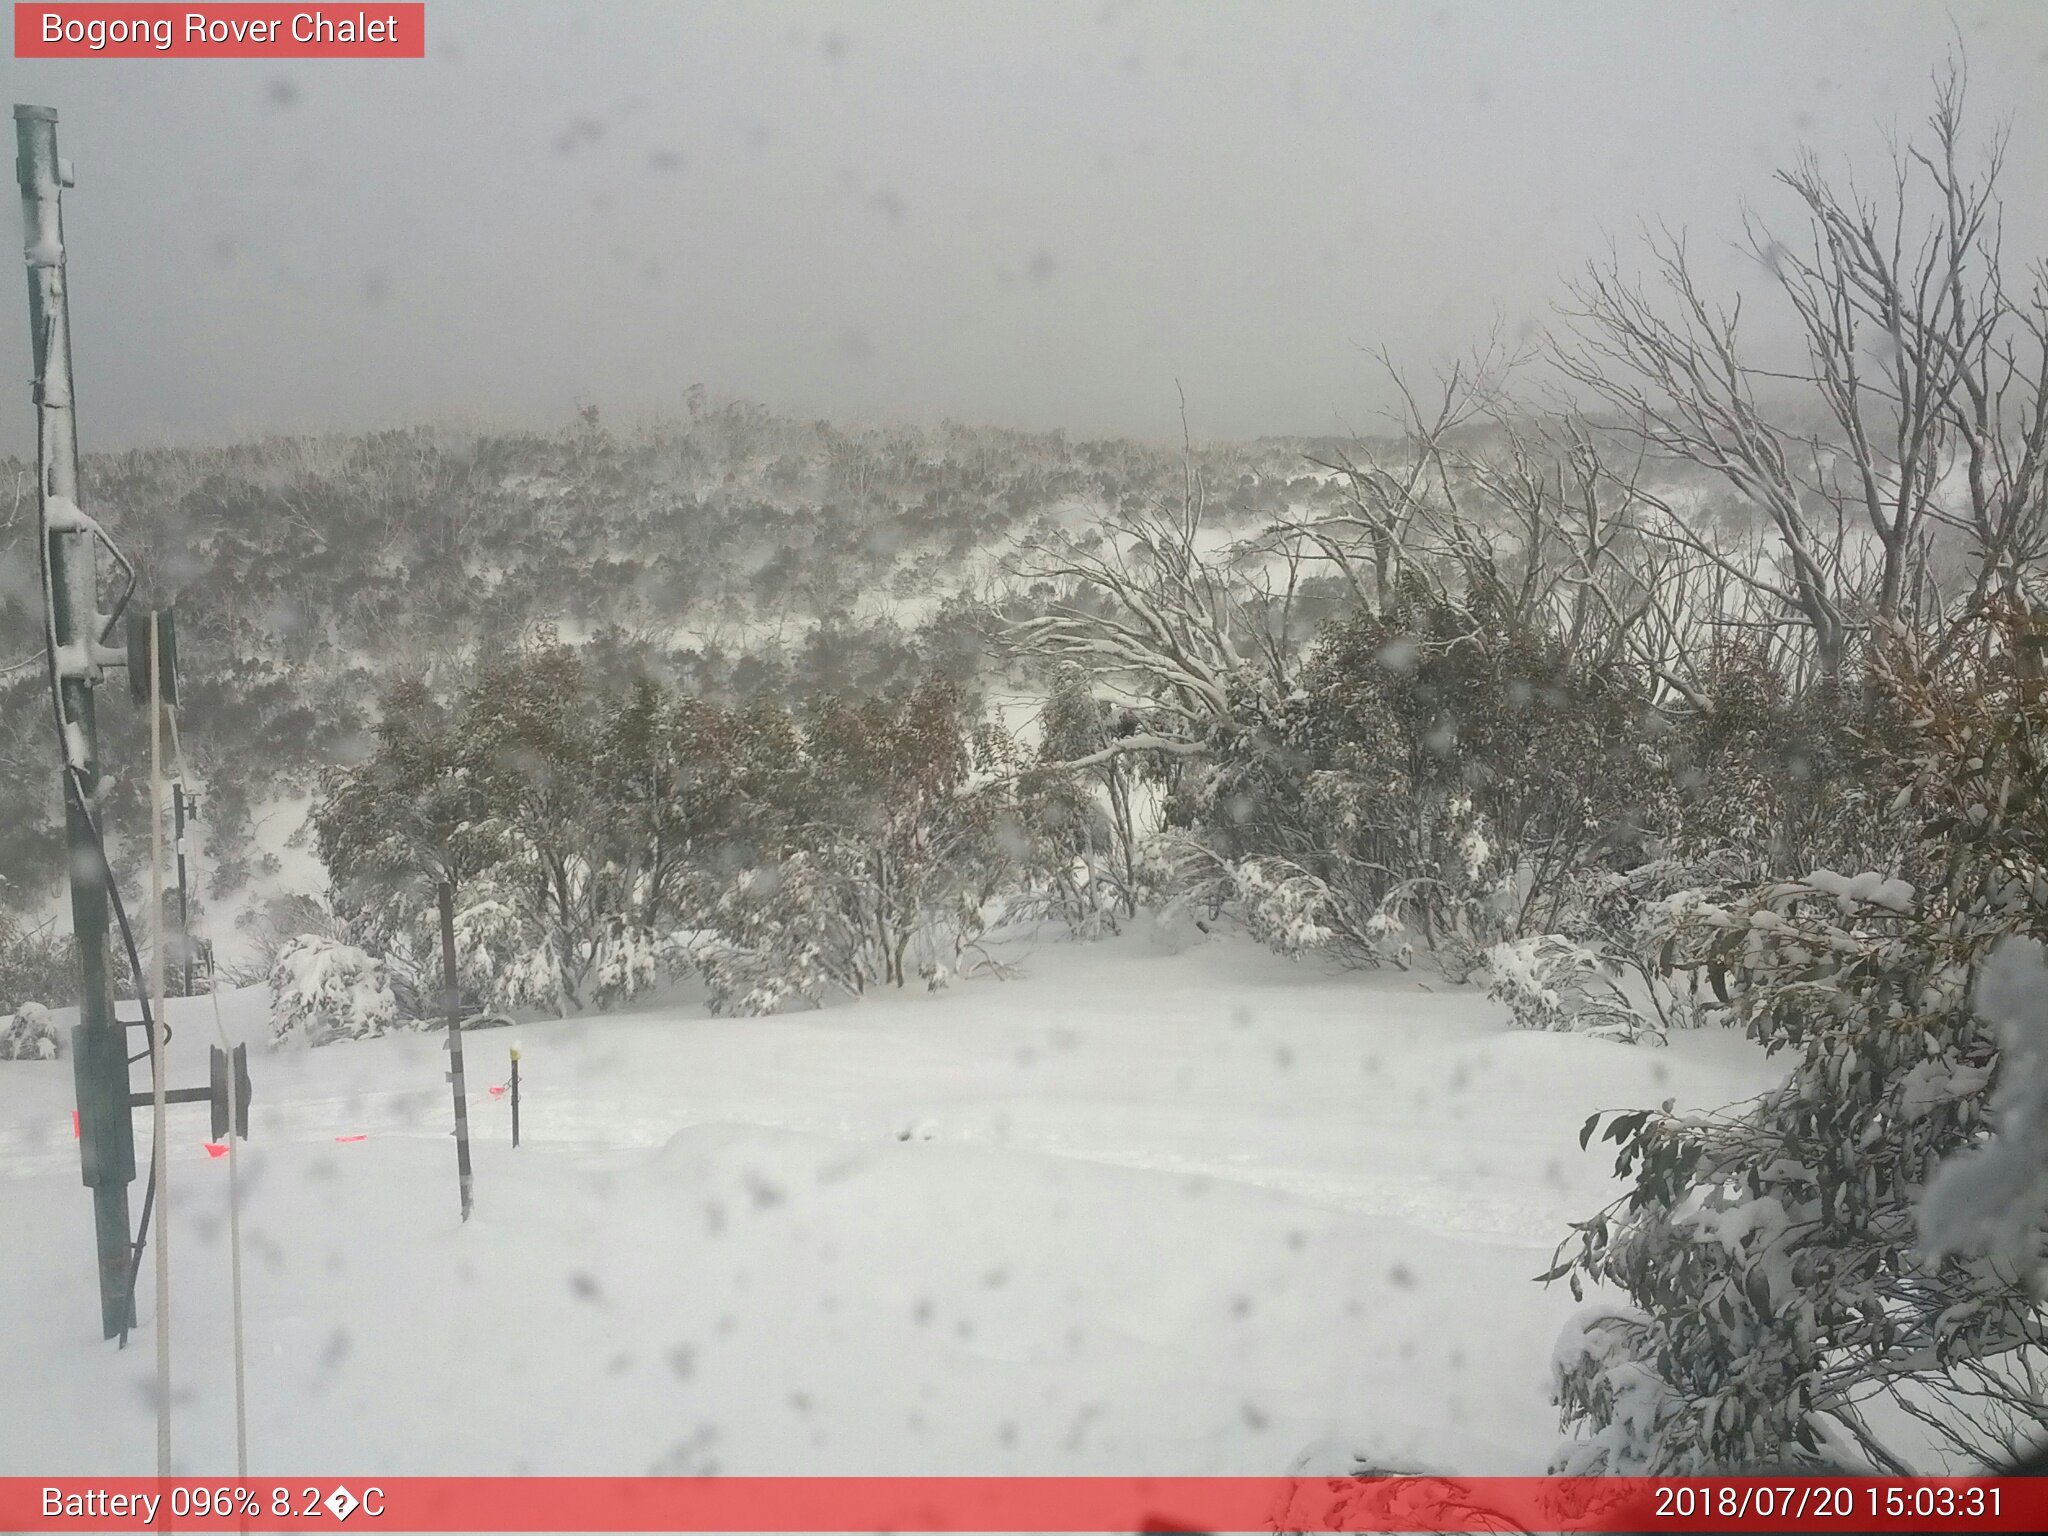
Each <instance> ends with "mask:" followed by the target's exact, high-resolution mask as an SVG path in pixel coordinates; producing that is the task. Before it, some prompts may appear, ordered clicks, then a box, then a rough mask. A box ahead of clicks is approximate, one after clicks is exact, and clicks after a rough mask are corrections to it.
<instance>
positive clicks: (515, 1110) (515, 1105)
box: [512, 1045, 519, 1147]
mask: <svg viewBox="0 0 2048 1536" xmlns="http://www.w3.org/2000/svg"><path fill="white" fill-rule="evenodd" d="M512 1145H513V1146H515V1147H516V1146H518V1145H519V1047H518V1046H516V1045H515V1046H513V1047H512Z"/></svg>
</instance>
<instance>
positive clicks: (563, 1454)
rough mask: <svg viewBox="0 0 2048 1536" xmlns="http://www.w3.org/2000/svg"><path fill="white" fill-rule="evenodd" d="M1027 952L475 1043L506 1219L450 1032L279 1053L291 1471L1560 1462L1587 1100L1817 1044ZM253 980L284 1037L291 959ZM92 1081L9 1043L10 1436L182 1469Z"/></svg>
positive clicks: (269, 1394) (268, 1432)
mask: <svg viewBox="0 0 2048 1536" xmlns="http://www.w3.org/2000/svg"><path fill="white" fill-rule="evenodd" d="M1020 963H1021V974H1020V975H1019V976H1018V978H1017V979H1014V980H1011V981H1007V982H993V981H982V982H974V983H968V984H961V985H958V986H956V987H955V988H954V989H953V990H951V991H949V992H945V993H941V994H938V995H925V994H915V995H908V994H906V995H890V996H883V997H874V998H870V999H868V1000H866V1001H863V1002H861V1003H858V1004H856V1005H853V1006H849V1007H842V1008H834V1009H830V1010H826V1011H824V1012H819V1013H808V1014H795V1015H789V1016H784V1017H779V1018H773V1019H737V1020H719V1019H710V1018H707V1017H704V1016H703V1012H702V1010H701V1009H700V1008H696V1007H694V1006H689V1005H687V1004H677V1005H673V1006H667V1007H663V1008H660V1009H653V1010H648V1011H644V1012H639V1013H629V1014H623V1015H614V1016H610V1017H605V1018H600V1019H591V1020H578V1021H569V1022H562V1023H542V1024H529V1025H524V1026H520V1027H518V1028H516V1029H513V1030H498V1031H491V1032H479V1033H477V1034H474V1035H471V1036H470V1037H468V1038H469V1056H468V1070H469V1081H470V1086H471V1089H472V1093H471V1099H472V1107H471V1123H472V1126H473V1130H474V1135H475V1138H476V1142H477V1151H476V1188H477V1212H476V1217H475V1219H474V1220H473V1221H472V1222H470V1223H469V1224H468V1226H466V1227H465V1226H463V1225H462V1224H461V1223H460V1222H459V1221H458V1219H457V1210H456V1188H455V1166H454V1165H455V1155H454V1149H453V1146H452V1144H451V1142H450V1139H449V1124H450V1110H449V1101H448V1089H447V1086H446V1084H445V1083H444V1081H443V1079H442V1071H443V1068H444V1066H445V1063H446V1060H447V1058H446V1054H445V1052H444V1051H443V1050H442V1049H441V1047H440V1042H439V1040H438V1038H437V1037H434V1036H418V1035H408V1036H403V1037H393V1038H387V1039H384V1040H378V1041H370V1042H364V1043H360V1044H352V1045H341V1046H335V1047H330V1048H327V1049H323V1050H318V1051H310V1052H300V1053H295V1054H277V1055H271V1054H266V1053H264V1052H263V1050H262V1048H261V1047H260V1046H258V1047H256V1048H254V1049H252V1051H251V1057H252V1063H251V1070H252V1076H253V1078H254V1081H255V1099H254V1105H253V1114H252V1120H253V1124H252V1132H253V1137H252V1140H251V1141H250V1142H249V1143H248V1144H247V1145H246V1149H245V1152H244V1154H243V1157H242V1173H243V1180H244V1196H245V1216H244V1238H245V1244H246V1247H247V1334H248V1340H249V1372H248V1374H249V1394H250V1455H251V1461H252V1469H253V1470H255V1471H257V1472H259V1473H260V1472H264V1471H266V1470H273V1471H294V1472H297V1471H307V1472H311V1471H323V1472H337V1473H343V1472H364V1473H376V1474H379V1475H384V1476H393V1475H400V1474H406V1473H436V1472H438V1473H479V1474H480V1473H516V1472H546V1473H640V1472H709V1471H721V1472H728V1473H856V1472H868V1473H1012V1472H1014V1473H1052V1472H1066V1473H1105V1474H1148V1473H1158V1474H1171V1473H1180V1474H1200V1473H1247V1474H1250V1473H1283V1472H1287V1471H1290V1470H1311V1471H1323V1470H1330V1471H1336V1470H1344V1469H1347V1468H1348V1467H1349V1465H1350V1459H1351V1457H1352V1456H1353V1455H1354V1454H1355V1455H1357V1456H1361V1457H1364V1458H1366V1459H1367V1460H1369V1461H1371V1462H1373V1463H1374V1464H1376V1465H1380V1466H1384V1467H1393V1468H1403V1469H1409V1468H1412V1469H1418V1470H1419V1469H1448V1470H1456V1471H1461V1472H1472V1473H1478V1472H1520V1471H1537V1470H1541V1466H1542V1463H1543V1461H1544V1459H1545V1457H1546V1455H1547V1454H1548V1452H1549V1450H1550V1448H1551V1447H1552V1445H1553V1444H1554V1443H1555V1440H1556V1428H1555V1422H1554V1416H1553V1413H1552V1410H1551V1408H1550V1407H1549V1404H1548V1402H1547V1400H1546V1364H1547V1360H1548V1357H1549V1353H1550V1348H1551V1344H1552V1341H1553V1339H1554V1338H1555V1336H1556V1333H1557V1329H1558V1325H1559V1323H1560V1322H1561V1321H1562V1319H1563V1318H1564V1317H1565V1316H1566V1314H1567V1313H1568V1312H1569V1311H1570V1310H1571V1308H1572V1305H1573V1304H1572V1302H1571V1299H1570V1297H1569V1296H1568V1295H1567V1294H1565V1293H1564V1292H1563V1291H1562V1289H1561V1288H1552V1289H1548V1290H1546V1289H1544V1288H1543V1287H1540V1286H1537V1285H1534V1284H1532V1283H1531V1282H1530V1277H1531V1276H1532V1275H1535V1274H1537V1273H1539V1272H1540V1271H1541V1270H1542V1269H1544V1268H1545V1267H1547V1262H1548V1258H1549V1255H1550V1252H1551V1248H1552V1245H1553V1244H1554V1243H1555V1242H1556V1241H1557V1239H1558V1238H1559V1237H1560V1236H1561V1235H1563V1234H1564V1230H1565V1224H1566V1223H1567V1222H1568V1221H1569V1220H1571V1219H1573V1218H1575V1217H1579V1216H1583V1215H1585V1214H1586V1213H1587V1212H1589V1211H1590V1210H1591V1209H1593V1208H1594V1207H1595V1206H1596V1205H1597V1204H1598V1203H1600V1201H1601V1200H1602V1199H1603V1197H1604V1196H1605V1194H1606V1193H1608V1192H1609V1191H1610V1190H1611V1188H1612V1185H1611V1160H1612V1159H1611V1148H1609V1149H1603V1148H1601V1147H1600V1146H1598V1145H1597V1144H1596V1146H1595V1148H1594V1149H1593V1150H1591V1151H1587V1152H1582V1151H1580V1149H1579V1147H1578V1144H1577V1139H1576V1138H1577V1132H1578V1128H1579V1126H1580V1123H1581V1122H1582V1121H1583V1120H1584V1119H1585V1117H1586V1116H1587V1115H1588V1114H1589V1113H1591V1112H1592V1111H1593V1110H1595V1109H1598V1108H1606V1107H1620V1106H1633V1105H1649V1104H1654V1103H1656V1102H1658V1101H1660V1100H1662V1099H1664V1098H1666V1097H1668V1096H1673V1095H1675V1096H1676V1097H1677V1098H1678V1099H1679V1100H1680V1102H1681V1103H1686V1104H1718V1103H1722V1102H1726V1101H1729V1100H1732V1099H1735V1098H1738V1097H1741V1096H1743V1095H1745V1094H1747V1093H1750V1092H1753V1091H1754V1090H1755V1089H1756V1088H1758V1087H1760V1086H1762V1084H1763V1083H1764V1082H1766V1081H1767V1080H1768V1079H1769V1078H1770V1077H1771V1076H1772V1072H1771V1070H1770V1069H1769V1068H1768V1067H1767V1065H1766V1064H1765V1063H1764V1062H1763V1061H1762V1059H1761V1058H1760V1057H1759V1056H1758V1055H1757V1054H1756V1053H1755V1051H1754V1050H1753V1048H1751V1047H1750V1046H1748V1044H1747V1043H1746V1042H1744V1041H1742V1040H1740V1039H1736V1038H1733V1037H1730V1036H1727V1035H1722V1034H1711V1035H1689V1036H1679V1037H1677V1038H1675V1040H1674V1042H1673V1044H1672V1045H1671V1047H1670V1048H1669V1049H1663V1050H1659V1049H1654V1048H1644V1047H1630V1046H1622V1045H1614V1044H1608V1043H1603V1042H1599V1041H1595V1040H1590V1039H1586V1038H1582V1037H1575V1036H1567V1035H1540V1034H1524V1033H1514V1032H1511V1031H1509V1030H1508V1029H1507V1028H1506V1027H1505V1023H1504V1021H1503V1019H1502V1018H1501V1017H1500V1016H1499V1014H1498V1011H1497V1010H1496V1009H1495V1008H1494V1007H1493V1006H1492V1005H1490V1004H1489V1003H1488V1002H1487V1001H1486V1000H1485V998H1484V997H1483V996H1481V995H1479V994H1478V993H1476V992H1473V991H1471V990H1469V989H1450V988H1447V987H1445V986H1444V985H1443V984H1442V983H1441V982H1436V981H1434V980H1429V981H1424V980H1420V979H1418V978H1417V977H1416V976H1413V975H1401V974H1391V973H1377V974H1366V975H1360V974H1356V973H1351V974H1344V973H1336V972H1330V971H1325V970H1321V969H1319V968H1317V967H1315V966H1313V965H1309V964H1290V963H1288V962H1286V961H1284V960H1281V959H1278V958H1276V957H1273V956H1271V955H1268V954H1266V953H1264V952H1263V951H1260V950H1257V949H1255V948H1253V947H1251V946H1250V945H1249V944H1246V943H1243V942H1240V941H1236V940H1227V939H1218V940H1213V941H1211V942H1209V943H1206V944H1203V945H1201V946H1199V947H1197V948H1195V949H1192V950H1189V951H1186V952H1184V953H1169V952H1167V951H1166V950H1165V949H1164V948H1162V947H1159V946H1158V945H1156V944H1153V943H1148V942H1147V941H1146V940H1145V939H1143V938H1128V939H1124V940H1118V941H1113V942H1110V943H1106V944H1101V945H1094V946H1075V945H1068V944H1048V945H1044V946H1042V947H1039V948H1037V949H1035V950H1033V951H1031V952H1030V953H1028V954H1025V955H1023V956H1022V957H1021V961H1020ZM225 1008H226V1012H227V1016H228V1026H229V1031H230V1033H231V1034H233V1035H235V1036H237V1037H242V1038H249V1039H251V1040H261V1038H262V1035H261V1028H262V1022H263V1018H262V1013H263V1005H262V998H261V996H260V994H258V993H254V992H244V993H238V994H234V995H231V996H230V997H228V998H227V999H225ZM172 1020H173V1024H174V1027H175V1028H176V1030H177V1038H176V1039H175V1040H174V1042H173V1045H172V1065H173V1071H172V1079H173V1083H174V1085H176V1084H182V1083H186V1082H198V1081H203V1080H204V1066H203V1063H204V1057H205V1047H206V1046H207V1045H208V1044H209V1043H210V1041H211V1039H212V1037H213V1023H212V1017H211V1013H210V1010H209V1007H208V1004H207V1002H206V1000H205V999H203V998H202V999H192V1000H190V1001H186V1000H173V1004H172ZM515 1042H516V1043H517V1044H518V1045H519V1046H520V1047H521V1051H522V1056H523V1060H522V1063H521V1066H522V1086H523V1096H524V1103H523V1113H522V1119H523V1130H524V1138H525V1145H524V1146H522V1147H521V1148H519V1149H518V1150H517V1151H514V1150H513V1149H512V1148H511V1146H510V1145H509V1134H508V1131H509V1127H508V1119H509V1116H508V1112H507V1107H506V1104H505V1101H504V1099H503V1097H502V1096H498V1095H493V1094H491V1093H490V1092H489V1089H490V1087H491V1086H492V1085H494V1084H498V1083H501V1082H502V1081H503V1080H504V1078H505V1076H506V1069H507V1047H508V1046H510V1045H511V1044H513V1043H515ZM141 1081H142V1073H141V1071H140V1069H139V1068H138V1071H137V1083H138V1086H139V1085H140V1083H141ZM70 1107H71V1069H70V1064H69V1062H68V1061H64V1062H55V1063H0V1234H4V1241H0V1418H4V1421H5V1424H6V1430H5V1432H4V1433H0V1473H5V1474H20V1475H29V1474H33V1475H58V1474H66V1473H72V1474H83V1473H115V1472H125V1473H140V1472H146V1471H148V1470H150V1469H151V1468H152V1467H153V1465H154V1459H153V1458H154V1431H153V1422H154V1419H153V1414H154V1409H153V1400H152V1382H153V1348H152V1335H151V1331H150V1330H151V1326H152V1324H151V1322H150V1316H149V1314H150V1312H151V1309H152V1305H153V1303H152V1300H151V1297H150V1295H149V1293H148V1285H149V1280H148V1276H149V1274H150V1266H149V1265H148V1264H145V1266H144V1295H143V1298H142V1309H143V1313H144V1318H143V1326H142V1329H141V1330H140V1332H139V1333H138V1334H136V1335H135V1336H134V1337H133V1338H132V1339H131V1342H130V1345H129V1347H128V1349H127V1350H126V1351H125V1352H124V1351H117V1350H116V1349H115V1347H114V1346H113V1345H112V1344H110V1343H103V1342H102V1341H101V1340H100V1338H99V1326H98V1324H99V1318H98V1307H97V1301H96V1296H95V1291H94V1285H93V1277H92V1229H91V1205H90V1197H89V1195H88V1192H87V1191H86V1190H85V1189H84V1188H83V1187H82V1186H81V1184H80V1183H79V1179H78V1164H77V1151H76V1144H75V1143H74V1142H73V1140H72V1138H71V1129H70V1124H71V1122H70ZM171 1115H172V1135H171V1141H172V1159H171V1180H170V1190H171V1211H172V1217H171V1245H172V1246H171V1257H172V1264H173V1280H172V1296H171V1309H172V1322H173V1343H174V1351H175V1366H174V1374H175V1381H174V1398H173V1401H174V1405H175V1409H174V1434H175V1441H176V1461H177V1463H178V1465H179V1467H180V1469H181V1470H183V1471H187V1472H190V1473H192V1474H194V1475H200V1474H214V1473H219V1472H223V1471H232V1470H233V1460H234V1436H233V1420H232V1395H231V1381H232V1376H231V1364H230V1350H229V1337H230V1334H229V1304H228V1264H227V1228H226V1223H225V1219H224V1218H225V1209H226V1204H225V1202H226V1191H227V1164H226V1162H225V1161H224V1160H217V1159H214V1158H212V1157H210V1156H209V1155H208V1153H207V1151H206V1149H205V1147H204V1146H203V1145H202V1143H203V1141H204V1139H205V1135H206V1130H207V1123H206V1110H205V1108H204V1107H203V1106H189V1107H184V1108H174V1109H173V1110H172V1111H171ZM146 1120H147V1117H146V1116H138V1117H137V1127H138V1133H139V1134H140V1136H141V1138H142V1142H141V1147H140V1149H139V1150H140V1152H141V1153H142V1154H143V1155H144V1156H146V1151H147V1132H146ZM358 1137H359V1138H361V1139H360V1140H353V1139H351V1140H342V1139H340V1138H358ZM1603 1151H1604V1152H1605V1153H1606V1155H1603ZM134 1197H135V1199H136V1201H137V1202H138V1204H139V1201H140V1197H141V1185H140V1183H138V1184H137V1185H136V1186H135V1187H134Z"/></svg>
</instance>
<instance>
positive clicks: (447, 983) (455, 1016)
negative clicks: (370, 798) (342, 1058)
mask: <svg viewBox="0 0 2048 1536" xmlns="http://www.w3.org/2000/svg"><path fill="white" fill-rule="evenodd" d="M441 985H442V986H443V987H444V988H445V989H446V991H447V994H448V1081H449V1083H450V1084H452V1085H453V1087H454V1090H455V1171H456V1175H457V1177H458V1178H459V1180H460V1182H461V1185H462V1219H463V1220H464V1221H467V1220H469V1210H470V1204H471V1191H470V1173H469V1099H468V1097H467V1096H466V1095H465V1093H464V1091H463V1083H462V986H461V983H460V982H458V981H457V980H456V976H455V885H454V882H453V881H449V880H443V881H442V882H441Z"/></svg>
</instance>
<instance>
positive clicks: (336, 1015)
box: [270, 933, 398, 1046]
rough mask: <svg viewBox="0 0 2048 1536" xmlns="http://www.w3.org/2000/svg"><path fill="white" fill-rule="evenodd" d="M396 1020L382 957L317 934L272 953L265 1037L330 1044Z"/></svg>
mask: <svg viewBox="0 0 2048 1536" xmlns="http://www.w3.org/2000/svg"><path fill="white" fill-rule="evenodd" d="M397 1022H398V1004H397V1001H396V999H394V998H393V997H392V995H391V985H390V982H389V980H388V979H387V977H386V975H385V971H384V962H383V961H381V960H379V959H377V958H376V957H374V956H372V955H370V954H368V953H366V952H365V951H363V950H360V949H357V948H356V947H355V946H354V945H353V944H342V943H339V942H337V941H336V940H334V939H328V938H322V937H321V936H319V935H318V934H310V933H309V934H302V935H301V936H300V937H298V938H296V939H293V940H292V941H291V942H290V943H288V944H286V945H285V946H284V947H283V948H282V949H280V950H279V951H278V953H277V962H276V964H275V965H273V966H272V967H271V971H270V1038H271V1040H272V1041H273V1042H274V1043H275V1044H277V1045H292V1046H316V1045H330V1044H332V1043H333V1042H334V1041H336V1040H362V1039H367V1038H369V1037H371V1036H373V1035H381V1034H383V1033H384V1032H385V1031H386V1030H388V1029H390V1028H392V1027H393V1026H394V1025H395V1024H396V1023H397Z"/></svg>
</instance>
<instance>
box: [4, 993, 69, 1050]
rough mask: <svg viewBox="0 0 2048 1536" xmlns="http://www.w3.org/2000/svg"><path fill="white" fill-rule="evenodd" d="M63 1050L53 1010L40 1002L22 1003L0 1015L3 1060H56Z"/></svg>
mask: <svg viewBox="0 0 2048 1536" xmlns="http://www.w3.org/2000/svg"><path fill="white" fill-rule="evenodd" d="M62 1051H63V1041H62V1040H61V1039H60V1038H59V1037H58V1034H57V1026H56V1025H54V1024H52V1023H51V1022H50V1010H49V1009H47V1008H45V1007H44V1006H43V1005H42V1004H41V1003H23V1004H22V1005H21V1007H20V1008H19V1009H18V1010H17V1011H16V1012H14V1013H11V1014H9V1015H7V1016H6V1017H5V1018H0V1061H55V1060H56V1059H57V1057H58V1056H59V1055H60V1054H62Z"/></svg>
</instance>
